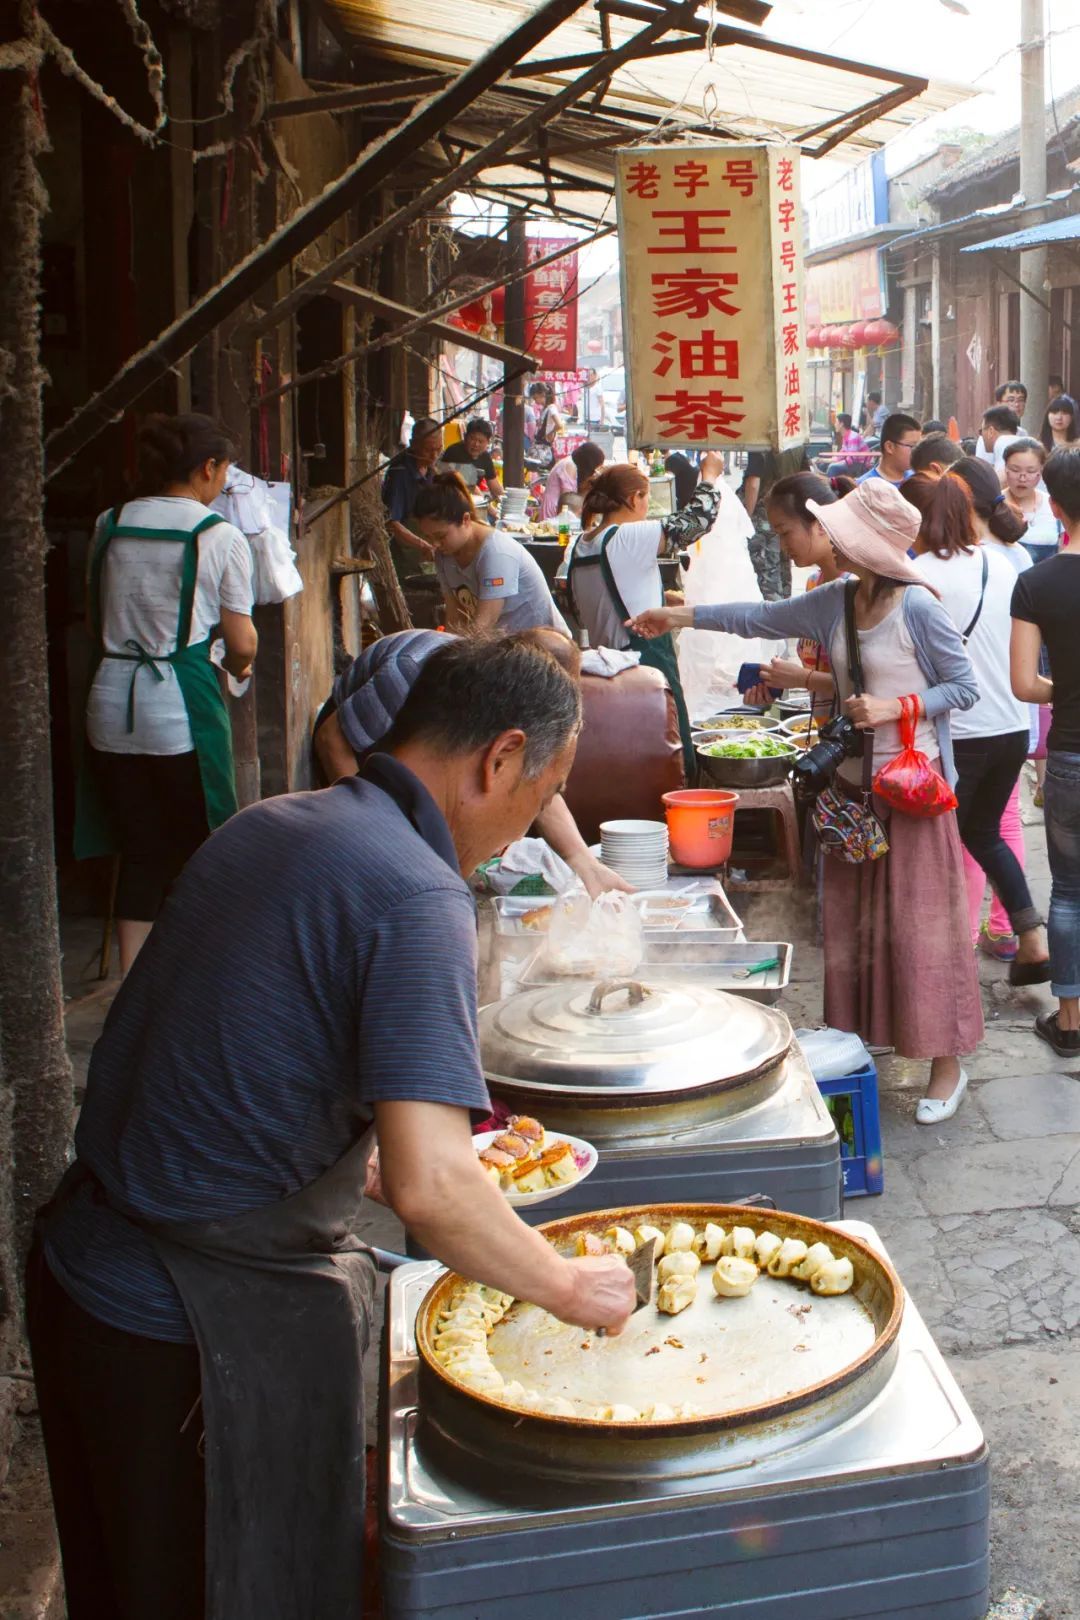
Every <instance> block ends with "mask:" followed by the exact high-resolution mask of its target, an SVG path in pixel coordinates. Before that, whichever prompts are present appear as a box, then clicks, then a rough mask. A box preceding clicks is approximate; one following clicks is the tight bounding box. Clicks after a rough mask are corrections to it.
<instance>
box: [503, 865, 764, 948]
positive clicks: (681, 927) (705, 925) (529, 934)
mask: <svg viewBox="0 0 1080 1620" xmlns="http://www.w3.org/2000/svg"><path fill="white" fill-rule="evenodd" d="M707 882H708V887H704V888H702V889H701V890H700V891H699V892H697V893H694V892H692V891H691V890H689V889H688V888H687V880H686V879H685V878H683V879H681V880H680V879H675V880H673V881H672V882H671V883H670V884H669V886H668V888H667V890H660V889H650V890H647V891H644V892H642V893H640V894H637V895H635V896H634V902H635V904H636V905H637V906H638V908H639V909H640V911H641V913H642V925H643V927H644V931H645V936H646V938H647V939H649V938H652V937H654V936H655V937H656V938H659V939H664V940H670V939H674V938H677V939H678V940H680V941H683V942H684V943H687V944H697V945H705V944H708V945H715V944H719V943H721V942H722V941H728V942H731V943H734V942H735V941H737V940H739V939H741V938H742V932H743V925H742V919H741V917H739V916H738V915H737V913H736V912H735V910H734V908H733V907H732V904H731V901H730V900H729V899H728V897H727V895H726V894H725V893H724V891H723V889H722V888H720V886H719V885H718V884H716V885H714V884H713V882H712V880H711V879H709V880H707ZM665 896H666V897H667V898H674V899H679V898H680V897H685V898H686V899H688V900H689V901H690V904H689V905H688V906H685V907H682V908H680V909H679V910H677V911H665V909H664V908H663V906H662V904H659V905H658V904H657V902H658V901H662V899H663V898H664V897H665ZM555 899H556V897H555V896H554V895H514V894H506V895H499V896H498V897H497V898H496V899H495V901H494V902H493V907H494V911H495V931H496V933H497V934H500V935H502V936H504V937H505V936H507V935H509V936H511V937H513V938H518V939H522V938H524V939H535V940H542V939H543V938H544V934H543V932H542V931H541V930H539V929H535V928H528V927H526V926H525V924H524V923H523V922H522V918H523V917H525V916H527V915H529V913H530V912H534V911H538V910H540V908H541V907H543V906H553V905H554V904H555ZM671 918H675V919H677V920H676V921H674V922H673V921H671V920H669V919H671Z"/></svg>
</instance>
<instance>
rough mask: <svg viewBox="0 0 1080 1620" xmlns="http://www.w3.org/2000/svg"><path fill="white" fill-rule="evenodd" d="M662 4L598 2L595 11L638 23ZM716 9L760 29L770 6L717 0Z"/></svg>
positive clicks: (760, 0)
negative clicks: (651, 5)
mask: <svg viewBox="0 0 1080 1620" xmlns="http://www.w3.org/2000/svg"><path fill="white" fill-rule="evenodd" d="M663 3H664V0H654V5H653V7H652V8H651V9H650V8H649V7H646V6H642V5H629V4H628V5H626V6H620V5H618V4H617V3H613V0H598V4H597V7H596V9H597V11H599V12H601V13H603V12H605V11H607V12H609V13H610V14H611V15H612V16H614V17H630V16H633V17H634V18H635V20H636V21H638V22H640V21H641V19H642V17H644V16H646V15H650V14H653V15H654V14H655V7H656V6H659V5H662V4H663ZM716 9H717V11H721V12H723V13H724V15H725V16H727V17H735V18H737V20H738V21H739V22H748V23H753V24H754V25H755V27H758V28H760V27H761V24H762V23H763V22H766V21H767V20H768V17H769V13H770V12H771V11H772V6H771V5H765V4H764V3H763V0H717V5H716Z"/></svg>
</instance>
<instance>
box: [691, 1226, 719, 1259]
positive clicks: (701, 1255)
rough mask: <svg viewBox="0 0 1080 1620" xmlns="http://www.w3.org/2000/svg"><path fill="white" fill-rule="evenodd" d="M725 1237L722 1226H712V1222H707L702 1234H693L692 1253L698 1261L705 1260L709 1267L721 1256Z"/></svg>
mask: <svg viewBox="0 0 1080 1620" xmlns="http://www.w3.org/2000/svg"><path fill="white" fill-rule="evenodd" d="M726 1237H727V1233H726V1232H725V1231H724V1228H723V1227H722V1226H714V1225H713V1223H712V1221H707V1222H706V1223H705V1230H704V1232H695V1233H694V1253H695V1254H696V1255H697V1257H698V1259H699V1260H707V1261H708V1262H709V1264H710V1265H711V1264H712V1262H713V1261H714V1260H719V1258H720V1256H721V1255H722V1254H723V1252H724V1239H725V1238H726Z"/></svg>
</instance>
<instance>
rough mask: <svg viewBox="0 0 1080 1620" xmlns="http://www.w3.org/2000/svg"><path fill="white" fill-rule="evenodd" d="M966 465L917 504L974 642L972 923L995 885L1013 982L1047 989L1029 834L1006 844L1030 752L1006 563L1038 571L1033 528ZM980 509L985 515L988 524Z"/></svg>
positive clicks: (921, 552) (959, 758)
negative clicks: (1014, 676)
mask: <svg viewBox="0 0 1080 1620" xmlns="http://www.w3.org/2000/svg"><path fill="white" fill-rule="evenodd" d="M956 465H957V467H960V466H963V467H965V470H966V473H967V476H964V474H962V473H961V474H959V475H956V473H955V469H952V468H950V470H949V471H948V472H947V473H946V474H945V476H944V477H943V478H939V479H937V480H936V481H935V482H933V483H931V482H930V475H929V474H926V473H919V474H917V475H916V477H917V478H918V479H920V480H923V481H925V483H926V486H927V490H926V492H927V496H928V498H927V499H924V500H918V501H915V502H914V504H915V505H917V506H918V507H919V509H920V511H921V512H922V527H921V528H920V530H919V538H918V540H917V542H916V548H915V549H916V553H917V556H916V562H917V565H918V567H919V569H920V571H921V572H922V573H923V575H924V576H925V578H926V579H927V581H928V582H929V584H930V585H932V586H933V588H934V589H935V590H936V591H937V592H938V594H939V595H940V597H941V600H942V602H943V603H944V605H945V607H946V608H947V610H948V612H949V614H950V616H951V618H952V620H953V623H954V624H955V625H956V628H957V629H958V630H959V631H960V634H961V635H962V636H963V637H964V638H965V642H966V647H967V654H968V657H969V658H970V659H971V663H972V667H973V668H974V671H975V679H976V682H977V684H978V688H979V700H978V702H977V703H976V704H975V705H974V707H973V708H971V709H967V710H964V711H962V712H957V713H956V714H954V715H953V719H952V735H953V754H954V758H955V761H956V772H957V780H956V796H957V799H958V800H959V805H958V808H957V812H956V815H957V823H958V825H959V829H960V837H961V840H962V842H963V845H964V849H965V851H966V852H967V855H968V857H969V860H968V861H967V862H965V872H966V876H967V880H968V913H969V920H970V922H971V930H972V935H973V936H975V935H976V934H977V930H978V923H979V912H980V910H981V908H982V896H983V890H984V888H985V883H986V877H989V879H990V882H991V884H992V885H993V888H994V892H995V894H996V896H997V897H998V900H999V902H1000V904H1001V906H1002V907H1003V909H1004V912H1005V914H1006V916H1007V918H1008V923H1007V926H1008V928H1009V930H1010V932H1011V933H1012V934H1014V935H1015V936H1016V938H1017V953H1016V958H1015V960H1014V961H1013V963H1012V966H1011V967H1010V969H1009V979H1010V982H1011V983H1013V984H1017V985H1025V984H1042V983H1044V982H1045V981H1047V980H1048V979H1049V977H1050V960H1049V952H1048V950H1047V946H1046V936H1045V933H1044V931H1043V920H1042V918H1041V916H1040V915H1039V912H1038V909H1037V908H1036V906H1035V904H1034V902H1033V901H1032V898H1031V890H1030V889H1029V888H1028V883H1027V878H1026V877H1025V875H1024V858H1023V839H1022V835H1021V840H1020V848H1019V851H1017V849H1016V848H1015V842H1014V840H1013V839H1011V838H1006V837H1005V836H1004V829H1003V824H1002V823H1003V817H1004V816H1005V813H1006V811H1007V809H1008V807H1009V805H1010V802H1011V801H1012V799H1013V798H1014V796H1018V794H1019V783H1020V771H1021V769H1022V767H1023V764H1024V761H1025V759H1026V758H1027V754H1028V748H1029V746H1030V724H1029V715H1028V707H1027V705H1026V704H1025V703H1022V702H1021V701H1020V699H1019V698H1017V697H1014V696H1013V691H1012V686H1011V684H1010V680H1009V641H1010V637H1011V633H1012V617H1011V611H1010V610H1011V604H1012V593H1013V587H1014V585H1015V584H1016V577H1017V573H1016V569H1015V568H1014V567H1013V563H1012V557H1011V556H1003V555H1002V551H1003V550H1005V549H1006V547H1007V546H1009V547H1011V548H1015V551H1017V552H1019V553H1020V555H1021V556H1023V558H1024V562H1025V564H1027V565H1028V566H1030V562H1029V559H1028V557H1027V556H1026V554H1025V553H1023V552H1022V551H1021V548H1020V546H1019V545H1017V543H1016V542H1017V540H1019V538H1020V536H1021V535H1022V534H1023V519H1022V518H1020V517H1018V516H1017V514H1016V513H1015V512H1014V511H1013V510H1012V508H1011V507H1009V506H1008V505H1007V504H1006V503H1004V502H1002V501H1001V500H1000V497H999V496H998V495H996V494H995V492H994V489H993V484H994V474H993V471H992V470H991V469H990V468H989V467H987V466H986V465H985V463H983V462H979V461H975V460H974V459H973V458H972V459H971V460H970V461H969V462H968V461H966V462H964V463H957V464H956ZM971 468H975V469H976V471H975V472H974V473H972V472H971ZM912 482H913V483H914V482H915V480H914V479H913V480H912ZM975 486H978V489H979V493H978V497H977V499H978V506H977V505H976V494H975ZM979 507H983V508H984V515H982V516H980V513H979ZM994 527H996V529H997V530H998V535H997V536H995V534H994V533H993V528H994ZM1006 536H1008V537H1009V538H1008V539H1006ZM984 874H985V876H984Z"/></svg>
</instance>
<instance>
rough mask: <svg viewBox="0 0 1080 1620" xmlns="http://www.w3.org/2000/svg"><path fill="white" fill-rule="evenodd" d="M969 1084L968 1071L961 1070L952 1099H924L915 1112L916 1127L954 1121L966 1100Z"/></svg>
mask: <svg viewBox="0 0 1080 1620" xmlns="http://www.w3.org/2000/svg"><path fill="white" fill-rule="evenodd" d="M967 1084H968V1077H967V1070H966V1069H961V1070H960V1078H959V1080H958V1081H957V1082H956V1084H955V1086H954V1087H953V1090H952V1096H951V1097H924V1098H923V1099H922V1101H921V1102H920V1103H919V1106H918V1107H917V1108H916V1110H915V1123H916V1125H940V1124H941V1122H942V1120H943V1119H952V1117H953V1115H954V1114H955V1113H956V1110H957V1109H958V1108H959V1106H960V1104H961V1103H962V1102H963V1100H964V1092H965V1091H966V1090H967Z"/></svg>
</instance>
